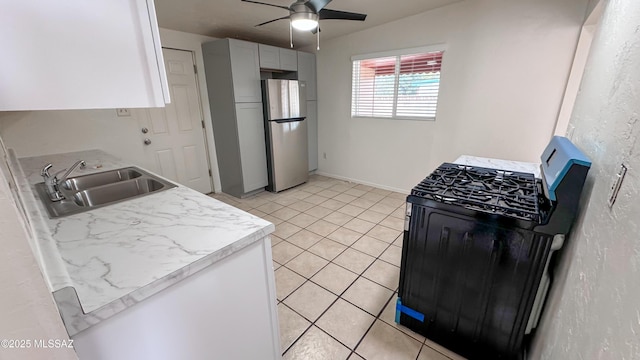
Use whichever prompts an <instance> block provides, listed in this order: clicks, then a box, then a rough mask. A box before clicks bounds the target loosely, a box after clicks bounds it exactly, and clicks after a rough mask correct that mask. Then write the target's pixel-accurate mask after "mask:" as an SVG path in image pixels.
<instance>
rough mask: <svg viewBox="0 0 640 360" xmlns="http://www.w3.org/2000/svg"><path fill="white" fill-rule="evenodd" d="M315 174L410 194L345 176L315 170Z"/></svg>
mask: <svg viewBox="0 0 640 360" xmlns="http://www.w3.org/2000/svg"><path fill="white" fill-rule="evenodd" d="M315 173H316V175H321V176H326V177H330V178H334V179H338V180H344V181H348V182H352V183H356V184H362V185H368V186H373V187H375V188H378V189H383V190H389V191H395V192H399V193H401V194H407V195H408V194H409V192H410V191H409V190H406V189H399V188H394V187H392V186H386V185H382V184H376V183H372V182H369V181H364V180H359V179H353V178H349V177H346V176H340V175H336V174H330V173H327V172H324V171H319V170H316V171H315Z"/></svg>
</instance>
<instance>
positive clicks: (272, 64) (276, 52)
mask: <svg viewBox="0 0 640 360" xmlns="http://www.w3.org/2000/svg"><path fill="white" fill-rule="evenodd" d="M258 48H259V49H260V68H263V69H276V70H278V69H280V49H279V48H277V47H275V46H269V45H263V44H259V45H258Z"/></svg>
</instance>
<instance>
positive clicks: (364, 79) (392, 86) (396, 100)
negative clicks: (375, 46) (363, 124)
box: [351, 46, 444, 120]
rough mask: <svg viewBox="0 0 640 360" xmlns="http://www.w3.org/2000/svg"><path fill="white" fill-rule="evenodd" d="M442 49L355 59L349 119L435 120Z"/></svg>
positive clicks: (426, 49) (400, 52) (408, 51)
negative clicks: (350, 117)
mask: <svg viewBox="0 0 640 360" xmlns="http://www.w3.org/2000/svg"><path fill="white" fill-rule="evenodd" d="M443 54H444V48H443V46H437V47H429V48H419V49H407V50H403V51H399V52H395V53H379V54H372V55H363V56H355V57H353V58H352V60H353V82H352V86H353V87H352V93H351V116H352V117H376V118H391V119H426V120H435V118H436V108H437V105H438V92H439V90H440V69H441V67H442V55H443Z"/></svg>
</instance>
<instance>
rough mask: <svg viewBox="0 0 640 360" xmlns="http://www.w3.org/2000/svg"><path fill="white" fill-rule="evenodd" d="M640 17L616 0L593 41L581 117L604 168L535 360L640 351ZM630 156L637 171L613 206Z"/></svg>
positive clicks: (559, 279) (569, 252)
mask: <svg viewBox="0 0 640 360" xmlns="http://www.w3.org/2000/svg"><path fill="white" fill-rule="evenodd" d="M638 24H640V2H638V1H637V0H609V1H608V4H607V5H606V9H605V13H604V16H603V18H602V21H601V23H600V27H599V30H598V32H596V36H595V38H594V41H593V43H592V46H591V54H590V56H589V59H588V61H587V65H586V68H585V73H584V77H583V79H582V85H581V89H580V91H579V93H578V97H577V99H576V103H575V108H574V110H573V115H572V117H571V124H572V125H573V126H575V133H574V142H575V143H576V145H577V146H578V147H580V148H581V149H582V150H583V151H585V152H586V153H587V155H588V156H589V157H590V158H591V160H592V161H593V164H594V166H593V168H592V169H591V171H590V176H589V189H588V191H587V194H585V195H586V196H584V197H583V203H584V205H583V209H582V213H581V216H580V218H579V221H578V223H576V227H575V228H574V230H573V231H572V234H571V236H570V237H569V239H568V241H567V243H566V247H565V249H564V250H563V252H564V254H563V258H562V261H561V262H560V266H559V267H558V270H559V271H558V272H557V273H556V276H555V283H554V286H553V288H552V293H551V297H550V299H548V301H547V305H546V310H545V314H544V316H543V318H542V322H541V326H540V327H539V329H538V331H537V337H536V342H535V346H534V347H533V351H532V354H531V355H532V356H531V358H532V359H550V360H551V359H569V360H571V359H585V360H586V359H589V360H591V359H615V360H623V359H627V360H631V359H640V202H639V201H638V199H640V186H639V184H640V175H639V174H638V169H640V143H639V142H638V139H640V122H639V121H638V120H639V115H638V114H640V96H639V95H640V88H639V84H640V36H638V31H639V30H638ZM621 163H624V164H625V165H627V167H628V168H629V172H628V173H627V176H626V178H625V181H624V183H623V184H622V187H621V189H620V193H619V195H618V200H617V201H616V203H615V204H614V206H613V208H612V209H609V207H608V205H607V200H608V197H609V194H610V191H611V186H612V185H613V183H614V180H615V174H616V173H617V171H618V168H619V166H620V164H621ZM589 190H591V191H589ZM589 192H590V193H591V196H590V197H589V196H588V195H589Z"/></svg>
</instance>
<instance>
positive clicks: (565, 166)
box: [540, 136, 591, 201]
mask: <svg viewBox="0 0 640 360" xmlns="http://www.w3.org/2000/svg"><path fill="white" fill-rule="evenodd" d="M540 160H541V161H542V163H541V164H540V167H541V169H542V181H543V182H544V184H545V186H544V191H545V195H546V196H547V198H549V200H551V201H556V200H557V196H556V190H557V189H558V186H559V185H560V182H562V180H563V179H564V177H565V176H566V175H567V173H568V172H569V170H570V169H571V168H572V166H574V165H575V166H584V167H586V168H590V167H591V160H589V158H587V156H586V155H585V154H584V153H583V152H582V151H580V149H578V148H577V147H576V146H575V145H573V143H572V142H571V141H570V140H569V139H567V138H566V137H562V136H554V137H553V139H551V142H550V143H549V145H547V148H546V149H545V150H544V152H542V156H540Z"/></svg>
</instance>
